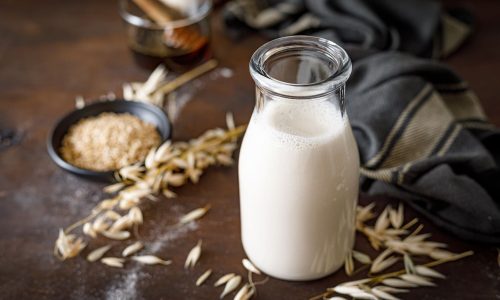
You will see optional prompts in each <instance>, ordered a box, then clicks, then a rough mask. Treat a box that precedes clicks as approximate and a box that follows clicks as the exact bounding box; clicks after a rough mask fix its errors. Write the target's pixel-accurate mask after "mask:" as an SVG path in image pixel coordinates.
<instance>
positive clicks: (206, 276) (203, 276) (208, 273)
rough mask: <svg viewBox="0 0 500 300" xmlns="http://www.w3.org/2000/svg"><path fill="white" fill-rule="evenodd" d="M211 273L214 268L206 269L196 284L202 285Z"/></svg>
mask: <svg viewBox="0 0 500 300" xmlns="http://www.w3.org/2000/svg"><path fill="white" fill-rule="evenodd" d="M210 275H212V269H208V270H206V271H205V272H204V273H203V274H201V276H200V277H198V279H196V286H200V285H202V284H203V283H204V282H205V281H206V280H207V279H208V277H210Z"/></svg>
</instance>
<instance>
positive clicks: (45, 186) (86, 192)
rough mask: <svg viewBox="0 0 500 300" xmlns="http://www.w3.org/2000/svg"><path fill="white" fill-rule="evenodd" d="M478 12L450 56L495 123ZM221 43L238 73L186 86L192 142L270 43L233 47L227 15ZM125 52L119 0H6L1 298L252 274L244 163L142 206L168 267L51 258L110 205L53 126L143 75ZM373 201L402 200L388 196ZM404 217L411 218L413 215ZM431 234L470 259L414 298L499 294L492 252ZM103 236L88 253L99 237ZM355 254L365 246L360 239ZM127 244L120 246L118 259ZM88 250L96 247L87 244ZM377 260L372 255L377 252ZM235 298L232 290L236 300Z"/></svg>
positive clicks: (238, 93) (483, 9)
mask: <svg viewBox="0 0 500 300" xmlns="http://www.w3.org/2000/svg"><path fill="white" fill-rule="evenodd" d="M467 5H468V6H469V7H470V8H471V10H472V11H473V12H474V13H475V15H476V16H477V18H478V22H477V33H476V34H475V35H474V37H473V38H472V39H471V40H470V42H469V43H468V44H467V45H466V46H465V47H464V48H463V49H462V50H461V51H460V52H459V53H458V54H457V55H455V56H453V57H452V58H450V59H448V61H447V62H448V63H449V64H451V65H452V66H453V67H455V69H456V70H457V71H458V72H459V73H460V74H462V75H463V76H464V77H465V78H466V79H467V80H468V81H469V82H470V83H471V86H472V87H473V88H474V89H475V90H476V92H477V93H478V95H479V97H480V99H481V100H482V102H483V104H484V107H485V110H486V113H487V114H488V116H489V117H491V119H492V121H493V123H495V124H497V125H500V105H498V104H497V102H496V101H497V100H498V87H499V85H498V76H496V75H495V74H496V73H497V72H498V70H499V69H500V18H499V15H498V12H499V11H500V3H499V2H495V1H475V2H473V3H468V4H467ZM213 21H214V22H213V25H214V33H215V34H214V46H215V52H216V56H217V57H218V58H219V59H220V64H221V66H222V67H225V68H229V69H231V70H232V71H233V76H232V77H230V78H223V77H220V76H219V77H218V78H214V76H212V77H210V76H205V77H203V78H201V79H200V80H197V81H196V82H193V83H190V84H189V85H188V86H186V87H184V88H183V89H181V91H180V93H184V94H186V95H188V97H190V99H191V100H190V101H189V103H188V104H187V105H186V106H185V108H184V109H183V110H182V113H181V115H180V116H179V118H178V120H177V121H176V122H175V125H174V126H175V130H174V138H175V139H177V140H185V139H189V138H191V137H195V136H197V135H198V134H200V133H202V132H203V131H204V130H206V129H209V128H213V127H216V126H223V125H224V114H225V112H226V111H232V112H234V115H235V117H236V121H237V123H245V122H247V121H248V119H249V117H250V113H251V111H252V109H253V105H254V86H253V82H252V80H251V79H250V76H249V74H248V71H247V64H248V61H249V58H250V55H251V54H252V53H253V51H254V50H255V49H256V48H257V47H258V46H259V45H261V44H262V43H263V40H262V39H260V38H259V37H257V36H251V37H249V38H247V39H244V40H242V41H239V42H237V43H235V42H232V41H230V40H229V39H227V38H226V37H225V36H224V34H223V31H222V25H221V23H220V18H218V17H216V18H214V20H213ZM147 75H148V72H147V71H145V70H141V69H139V68H138V67H137V66H136V65H135V64H134V63H133V61H132V58H131V55H130V52H129V51H128V49H127V48H126V46H125V38H124V31H123V28H122V24H121V20H120V18H119V16H118V14H117V7H116V3H115V1H98V0H86V1H55V0H46V1H27V0H17V1H5V0H4V1H2V3H1V4H0V129H2V130H7V129H11V130H13V132H12V133H14V134H13V135H12V136H13V138H14V141H13V142H14V143H15V145H12V146H10V147H7V148H6V149H2V150H0V191H2V193H1V195H0V298H2V299H22V298H23V299H103V298H107V299H143V298H144V299H216V298H217V297H218V295H219V294H220V292H221V289H220V288H218V289H215V288H213V287H212V285H211V284H206V285H204V286H202V287H199V288H198V287H195V285H194V281H195V280H196V278H197V277H198V276H199V275H200V274H201V273H202V272H203V271H204V270H205V269H207V268H212V269H213V270H214V274H213V275H212V276H213V277H212V282H213V280H214V278H216V277H218V276H220V275H222V274H224V273H227V272H238V273H240V274H242V275H243V274H244V269H243V267H242V266H241V264H240V262H241V259H242V258H243V257H244V256H245V255H244V253H243V249H242V246H241V242H240V223H239V204H238V184H237V168H236V167H233V168H212V169H210V170H209V171H208V172H206V173H205V174H204V175H203V177H202V180H201V182H200V183H199V184H198V185H187V186H184V187H182V188H179V189H177V190H176V191H177V192H178V194H179V197H178V198H177V199H174V200H165V199H162V200H161V201H159V202H157V203H150V204H149V205H148V206H147V208H145V218H146V220H147V221H146V222H145V225H144V226H143V227H142V229H141V235H142V236H143V238H144V240H145V242H146V243H148V245H149V247H152V245H153V244H154V247H156V248H157V252H156V254H157V255H158V256H161V257H168V258H170V259H172V260H173V261H174V263H173V265H171V266H169V267H158V266H144V267H140V266H137V265H134V264H132V263H131V264H129V265H127V266H126V268H125V269H123V270H121V269H113V268H109V267H106V266H104V265H102V264H100V263H93V264H92V263H88V262H86V261H85V260H84V259H83V258H82V257H78V258H76V259H71V260H69V261H66V262H60V261H58V260H57V259H56V258H55V257H53V256H52V246H53V242H54V240H55V238H56V236H57V231H58V228H59V227H61V226H66V225H68V224H70V223H71V222H73V221H75V220H76V219H78V218H80V217H82V216H84V215H85V214H87V213H88V212H89V210H90V209H91V208H92V207H93V206H94V205H95V204H96V203H97V202H98V201H99V199H102V197H103V194H102V192H101V188H102V186H103V185H101V184H96V183H92V182H88V181H84V180H82V179H80V178H77V177H75V176H72V175H70V174H68V173H66V172H64V171H62V170H60V169H59V168H58V167H56V166H55V164H54V163H53V162H52V161H51V160H50V158H49V156H48V154H47V151H46V147H45V143H46V139H47V135H48V133H49V131H50V129H51V128H52V126H53V125H54V124H55V122H56V120H57V119H58V118H59V117H61V116H62V115H63V114H65V113H67V112H68V111H70V110H72V109H73V107H74V97H75V95H78V94H81V95H83V96H85V97H87V98H96V97H98V96H99V95H101V94H105V93H107V92H108V91H115V92H119V91H120V89H121V84H122V83H124V82H129V81H143V80H145V78H146V77H147ZM371 201H377V203H379V205H378V207H379V208H381V207H383V206H384V205H385V204H386V203H394V204H395V203H397V201H396V200H391V199H386V198H370V197H366V196H362V197H361V203H362V204H367V203H369V202H371ZM206 203H211V204H212V206H213V208H212V210H211V211H210V213H209V214H208V215H207V216H206V217H205V218H204V219H202V220H200V221H199V222H198V223H196V225H193V226H191V227H187V229H185V230H181V231H178V232H170V231H168V230H166V228H167V226H168V225H169V224H172V223H175V221H176V220H177V218H178V217H179V216H180V215H182V214H183V213H185V212H188V211H190V210H192V209H194V208H197V207H200V206H202V205H205V204H206ZM407 215H408V216H407V217H411V216H415V214H414V213H413V212H408V214H407ZM423 223H424V224H425V225H426V229H425V230H426V231H430V232H432V233H433V238H434V239H435V240H438V241H442V242H445V243H448V244H449V245H450V249H451V250H453V251H456V252H461V251H465V250H469V249H470V250H474V251H475V255H474V256H472V257H469V258H466V259H464V260H461V261H458V262H455V263H450V264H446V265H443V266H441V267H439V268H438V270H439V271H441V272H443V273H444V274H446V275H447V276H448V279H447V280H439V281H438V287H436V288H419V289H415V290H413V291H412V292H411V293H410V294H408V295H405V299H500V269H499V267H498V265H497V264H496V255H497V253H496V250H495V249H494V248H492V247H487V246H481V245H475V244H471V243H466V242H463V241H460V240H458V239H457V238H454V237H453V236H450V235H449V234H447V233H445V232H442V231H441V230H439V229H437V228H436V227H434V226H433V225H431V224H429V223H428V222H426V220H423ZM198 239H203V241H204V253H203V255H202V258H201V260H200V262H199V264H198V265H197V266H196V268H195V269H194V270H192V271H185V270H184V269H183V267H182V264H183V262H184V260H185V258H186V255H187V253H188V251H189V250H190V249H191V248H192V247H193V246H194V245H195V244H196V241H197V240H198ZM105 242H106V241H104V240H99V241H98V242H97V243H94V244H92V247H96V246H97V245H101V244H104V243H105ZM357 247H358V248H360V249H365V250H367V249H368V246H367V243H366V241H365V239H364V238H362V237H359V238H358V245H357ZM121 248H122V246H119V245H118V243H117V245H116V246H115V248H114V249H113V250H112V252H111V253H115V254H116V255H118V253H119V251H120V250H121ZM85 253H87V252H85ZM372 254H373V253H372ZM346 280H348V278H346V276H345V275H344V274H343V272H342V271H340V272H338V273H336V274H334V275H332V276H329V277H327V278H324V279H321V280H317V281H313V282H285V281H280V280H275V279H271V280H269V282H268V283H266V284H264V285H262V286H259V289H258V297H257V299H307V298H308V297H310V296H313V295H316V294H318V293H320V292H322V291H323V290H324V289H325V288H326V287H329V286H334V285H335V284H337V283H340V282H342V281H346ZM228 299H229V298H228Z"/></svg>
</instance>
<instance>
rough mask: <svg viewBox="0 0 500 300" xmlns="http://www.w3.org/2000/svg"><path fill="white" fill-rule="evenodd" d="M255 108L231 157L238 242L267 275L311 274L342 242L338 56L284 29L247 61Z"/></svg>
mask: <svg viewBox="0 0 500 300" xmlns="http://www.w3.org/2000/svg"><path fill="white" fill-rule="evenodd" d="M250 73H251V75H252V77H253V79H254V81H255V84H256V105H255V109H254V112H253V114H252V117H251V120H250V123H249V125H248V129H247V132H246V133H245V137H244V139H243V143H242V146H241V152H240V158H239V186H240V206H241V231H242V242H243V247H244V249H245V251H246V253H247V255H248V257H249V258H250V260H252V262H253V263H254V264H255V265H256V266H257V267H258V268H260V269H261V270H262V271H263V272H265V273H267V274H268V275H270V276H273V277H277V278H281V279H286V280H312V279H316V278H321V277H324V276H326V275H328V274H331V273H333V272H334V271H336V270H337V269H338V268H339V267H340V266H342V264H343V262H344V258H345V257H346V254H347V253H348V252H349V251H350V250H351V249H352V247H353V244H354V234H355V216H356V204H357V198H358V184H359V156H358V150H357V146H356V142H355V140H354V137H353V134H352V130H351V126H350V124H349V119H348V117H347V114H346V112H345V105H344V95H345V82H346V80H347V79H348V77H349V75H350V73H351V61H350V59H349V57H348V56H347V53H346V52H345V51H344V50H343V49H342V48H341V47H339V46H338V45H336V44H335V43H333V42H331V41H328V40H326V39H322V38H317V37H309V36H290V37H284V38H279V39H276V40H273V41H271V42H268V43H267V44H265V45H263V46H262V47H260V48H259V49H258V50H257V51H256V52H255V53H254V54H253V56H252V58H251V61H250Z"/></svg>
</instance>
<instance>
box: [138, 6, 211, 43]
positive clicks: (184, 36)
mask: <svg viewBox="0 0 500 300" xmlns="http://www.w3.org/2000/svg"><path fill="white" fill-rule="evenodd" d="M133 1H134V3H135V4H136V5H137V6H138V7H139V8H140V9H141V10H142V11H143V12H144V13H145V14H146V15H147V16H148V17H150V18H151V19H152V20H153V21H154V22H155V23H157V24H158V25H166V24H168V23H169V22H172V21H174V20H173V18H172V16H171V15H170V14H168V13H167V11H166V9H167V8H168V7H167V6H166V5H164V4H162V3H159V2H158V1H156V0H133ZM165 34H166V38H167V39H168V40H170V42H171V43H172V42H173V45H174V46H175V47H177V48H181V49H183V50H186V51H188V52H194V51H196V50H198V49H200V48H201V47H202V46H204V45H205V44H206V43H207V42H208V41H207V38H206V37H204V36H203V35H201V34H200V33H199V32H198V31H197V30H194V29H193V28H192V27H178V28H173V29H172V30H171V31H167V30H166V31H165Z"/></svg>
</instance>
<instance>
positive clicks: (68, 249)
mask: <svg viewBox="0 0 500 300" xmlns="http://www.w3.org/2000/svg"><path fill="white" fill-rule="evenodd" d="M86 246H87V244H86V243H85V242H84V241H83V239H82V238H77V237H76V235H74V234H66V233H65V231H64V230H62V229H59V237H58V238H57V241H56V244H55V249H54V254H55V255H56V257H58V258H59V259H61V260H65V259H67V258H71V257H75V256H77V255H78V253H80V251H82V250H83V248H85V247H86Z"/></svg>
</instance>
